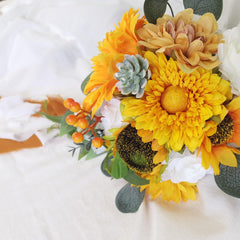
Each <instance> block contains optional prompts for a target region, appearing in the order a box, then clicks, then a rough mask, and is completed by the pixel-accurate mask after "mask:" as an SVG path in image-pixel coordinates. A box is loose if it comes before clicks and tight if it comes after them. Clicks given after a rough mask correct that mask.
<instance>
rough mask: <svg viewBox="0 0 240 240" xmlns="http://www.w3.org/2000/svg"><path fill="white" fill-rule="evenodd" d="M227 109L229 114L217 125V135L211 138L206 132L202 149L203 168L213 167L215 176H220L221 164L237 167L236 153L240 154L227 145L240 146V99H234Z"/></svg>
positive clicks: (239, 151)
mask: <svg viewBox="0 0 240 240" xmlns="http://www.w3.org/2000/svg"><path fill="white" fill-rule="evenodd" d="M227 109H228V114H227V115H226V116H225V118H224V119H223V121H222V122H221V123H220V124H218V125H217V131H216V133H214V134H213V135H210V136H209V134H208V133H207V132H206V134H205V137H204V141H203V143H202V145H201V147H200V150H201V153H202V165H203V167H204V168H205V169H208V168H209V167H210V166H212V168H213V170H214V173H215V175H218V174H219V163H221V164H223V165H227V166H231V167H236V166H237V159H236V157H235V155H234V153H236V154H240V150H238V149H236V148H234V147H231V146H229V145H227V144H228V143H235V144H237V145H238V146H240V97H237V98H235V99H233V100H232V101H231V102H230V103H229V104H228V106H227Z"/></svg>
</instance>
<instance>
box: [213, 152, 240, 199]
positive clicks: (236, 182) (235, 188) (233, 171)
mask: <svg viewBox="0 0 240 240" xmlns="http://www.w3.org/2000/svg"><path fill="white" fill-rule="evenodd" d="M235 156H236V158H237V167H229V166H226V165H222V164H220V165H219V168H220V174H219V175H215V181H216V184H217V186H218V187H219V188H220V189H221V190H222V191H223V192H225V193H227V194H229V195H231V196H233V197H237V198H240V155H237V154H235Z"/></svg>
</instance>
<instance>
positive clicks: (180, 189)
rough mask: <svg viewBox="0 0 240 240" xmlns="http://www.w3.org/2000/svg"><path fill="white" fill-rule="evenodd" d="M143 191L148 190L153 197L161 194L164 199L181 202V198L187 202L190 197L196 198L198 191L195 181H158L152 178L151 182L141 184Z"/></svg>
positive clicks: (191, 198)
mask: <svg viewBox="0 0 240 240" xmlns="http://www.w3.org/2000/svg"><path fill="white" fill-rule="evenodd" d="M140 189H141V191H143V190H146V192H147V193H148V194H150V195H151V198H152V199H156V198H157V197H159V196H161V197H162V199H163V200H164V201H174V202H176V203H179V202H180V200H183V201H184V202H186V201H187V200H188V199H190V200H196V193H197V192H198V190H197V187H196V184H195V183H188V182H181V183H173V182H171V181H170V180H167V181H163V182H157V181H156V180H155V178H153V177H152V178H151V179H150V182H149V184H147V185H144V186H141V187H140Z"/></svg>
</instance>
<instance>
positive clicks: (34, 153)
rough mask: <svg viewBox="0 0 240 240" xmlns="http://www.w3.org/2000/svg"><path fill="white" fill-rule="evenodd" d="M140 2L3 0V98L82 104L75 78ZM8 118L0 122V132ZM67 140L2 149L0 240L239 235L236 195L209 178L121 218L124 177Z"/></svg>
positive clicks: (229, 5) (235, 8) (229, 8)
mask: <svg viewBox="0 0 240 240" xmlns="http://www.w3.org/2000/svg"><path fill="white" fill-rule="evenodd" d="M143 2H144V1H143V0H131V1H129V0H101V1H100V0H88V1H85V0H7V1H4V2H1V3H0V6H1V15H0V29H1V31H0V46H1V47H0V96H2V97H11V96H18V97H23V98H31V99H35V100H41V99H44V98H46V95H48V94H60V95H61V96H62V97H64V98H65V97H75V98H76V99H79V100H82V98H83V95H82V94H81V93H80V84H81V81H82V80H83V79H84V78H85V77H86V76H87V75H88V73H89V72H90V71H91V62H90V59H91V58H92V57H93V56H94V55H96V54H97V53H98V51H97V42H98V41H100V40H102V39H103V38H104V36H105V32H106V31H109V30H111V29H113V26H114V23H117V22H119V21H120V19H121V17H122V15H123V13H124V12H126V11H128V9H129V8H130V7H134V8H135V9H137V8H140V12H141V13H142V6H143ZM170 2H171V3H173V4H172V5H173V8H174V11H175V12H176V11H178V10H181V9H182V8H183V7H182V1H180V0H175V1H174V0H172V1H170ZM238 4H239V3H238V0H235V1H234V0H231V1H230V0H226V1H224V11H223V17H221V19H220V21H219V25H220V26H221V27H222V28H229V27H233V26H235V25H237V24H238V22H239V20H240V15H239V14H238V13H239V10H240V6H239V5H238ZM0 112H1V111H0ZM8 121H10V120H7V119H6V121H5V122H4V121H3V120H2V122H1V127H2V129H4V124H6V126H7V124H8ZM25 124H27V121H26V123H25ZM44 124H45V123H44ZM44 126H45V125H44ZM45 127H46V126H45ZM41 128H42V127H38V128H36V131H37V130H39V129H41ZM10 135H13V134H10ZM0 137H3V136H1V135H0ZM71 145H72V144H71V140H69V139H67V138H65V137H62V138H53V139H50V140H48V141H47V142H46V144H45V145H44V146H43V147H41V148H36V149H26V150H21V151H17V152H12V153H9V154H2V155H0V239H3V240H96V239H97V240H105V239H111V240H118V239H125V240H135V239H139V240H145V239H149V240H155V239H162V240H172V239H180V240H182V239H196V240H203V239H204V240H216V239H219V240H224V239H238V238H239V235H240V228H239V221H240V200H239V199H236V198H232V197H230V196H228V195H226V194H224V193H223V192H222V191H221V190H219V189H218V187H217V186H216V184H215V182H214V179H213V176H208V177H206V178H204V179H203V180H202V181H201V182H200V183H199V184H198V188H199V194H198V197H197V201H188V202H187V203H180V204H175V203H171V202H170V203H167V202H162V201H161V200H159V201H157V202H156V201H151V200H150V199H145V200H144V202H143V204H142V205H141V207H140V209H139V211H138V212H137V213H135V214H122V213H120V212H119V211H118V210H117V209H116V207H115V203H114V200H115V196H116V194H117V192H118V191H119V190H120V188H121V187H122V186H123V185H124V184H125V183H124V181H116V180H110V179H109V178H107V177H105V176H104V175H103V174H102V173H101V171H100V164H101V161H102V159H103V157H99V158H97V159H93V160H89V161H84V160H81V161H78V160H77V159H76V156H75V157H71V154H70V153H69V152H68V150H69V148H68V146H71Z"/></svg>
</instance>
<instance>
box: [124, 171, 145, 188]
mask: <svg viewBox="0 0 240 240" xmlns="http://www.w3.org/2000/svg"><path fill="white" fill-rule="evenodd" d="M124 179H125V180H126V181H127V182H129V183H131V184H134V185H136V186H140V185H146V184H148V183H149V180H147V179H145V178H141V177H140V176H138V175H137V174H136V173H135V172H134V171H132V170H129V171H128V174H127V175H126V176H125V177H124Z"/></svg>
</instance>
